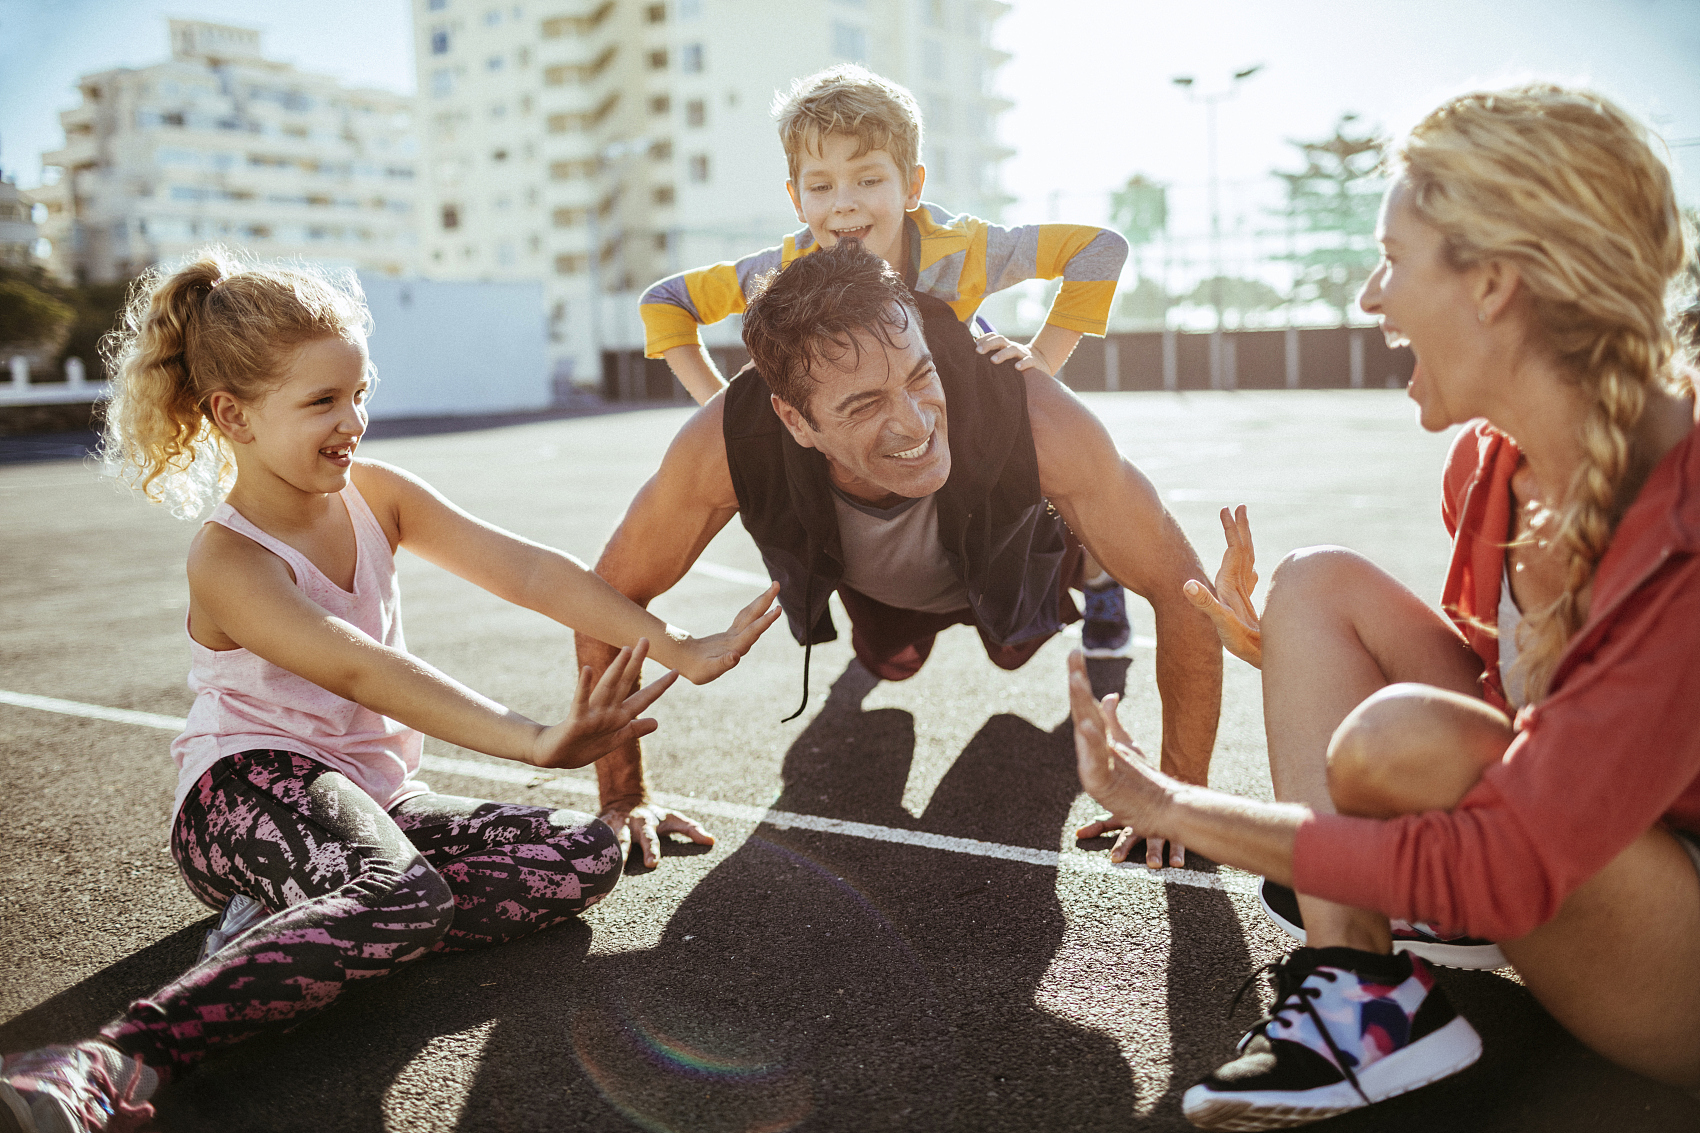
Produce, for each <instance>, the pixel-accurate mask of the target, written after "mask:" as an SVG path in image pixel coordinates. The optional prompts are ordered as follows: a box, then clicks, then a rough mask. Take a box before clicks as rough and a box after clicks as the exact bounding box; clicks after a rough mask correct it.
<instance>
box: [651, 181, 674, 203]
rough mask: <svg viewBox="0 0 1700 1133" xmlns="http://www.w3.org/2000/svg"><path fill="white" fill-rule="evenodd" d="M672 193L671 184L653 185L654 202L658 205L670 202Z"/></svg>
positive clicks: (671, 201) (672, 196)
mask: <svg viewBox="0 0 1700 1133" xmlns="http://www.w3.org/2000/svg"><path fill="white" fill-rule="evenodd" d="M674 195H675V194H674V192H673V186H671V185H657V186H656V187H655V193H654V198H655V203H656V204H658V205H670V204H672V203H673V198H674Z"/></svg>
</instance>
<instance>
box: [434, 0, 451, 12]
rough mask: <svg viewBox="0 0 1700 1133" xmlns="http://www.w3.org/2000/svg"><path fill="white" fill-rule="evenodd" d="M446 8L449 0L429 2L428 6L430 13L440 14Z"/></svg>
mask: <svg viewBox="0 0 1700 1133" xmlns="http://www.w3.org/2000/svg"><path fill="white" fill-rule="evenodd" d="M448 6H449V0H431V4H430V8H431V11H433V12H441V11H442V10H443V9H444V8H447V7H448Z"/></svg>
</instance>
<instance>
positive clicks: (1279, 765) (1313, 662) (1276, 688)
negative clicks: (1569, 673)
mask: <svg viewBox="0 0 1700 1133" xmlns="http://www.w3.org/2000/svg"><path fill="white" fill-rule="evenodd" d="M1262 628H1263V719H1264V726H1265V729H1266V731H1267V734H1268V737H1269V771H1270V776H1271V778H1272V779H1273V780H1274V784H1275V797H1276V798H1277V799H1279V800H1281V801H1282V802H1296V803H1303V804H1304V805H1306V806H1309V807H1310V808H1311V809H1313V810H1316V811H1318V812H1331V811H1333V810H1334V809H1335V808H1334V803H1333V800H1332V797H1331V796H1330V794H1329V786H1328V745H1329V741H1330V740H1331V739H1332V738H1333V735H1334V731H1335V729H1336V728H1338V727H1339V726H1340V723H1341V721H1343V720H1344V719H1345V718H1346V716H1347V714H1348V713H1350V712H1351V711H1352V710H1353V709H1354V708H1356V707H1357V706H1358V705H1359V704H1361V703H1362V702H1363V701H1364V700H1365V699H1366V698H1368V697H1369V696H1370V695H1371V694H1372V693H1374V692H1376V691H1377V690H1379V689H1382V688H1385V687H1386V686H1387V685H1389V684H1392V683H1394V682H1399V681H1417V682H1421V683H1423V684H1427V685H1434V686H1437V687H1439V688H1443V689H1449V690H1452V691H1454V692H1458V693H1461V694H1464V695H1472V694H1474V693H1475V691H1476V689H1477V687H1478V684H1477V681H1478V678H1479V677H1480V675H1481V662H1480V661H1479V660H1478V659H1477V657H1476V655H1475V654H1474V653H1473V652H1472V651H1471V650H1470V649H1469V647H1468V646H1467V645H1466V644H1465V643H1464V640H1463V638H1462V637H1461V636H1460V635H1459V634H1458V631H1457V630H1456V629H1455V628H1454V627H1453V625H1452V624H1451V622H1449V621H1447V620H1446V619H1445V618H1444V617H1443V616H1441V615H1440V614H1439V613H1437V612H1436V611H1435V610H1433V609H1431V608H1430V607H1429V606H1428V605H1427V604H1426V603H1424V602H1423V600H1422V599H1421V598H1418V597H1417V595H1416V594H1414V593H1412V592H1411V590H1409V589H1408V588H1407V587H1405V586H1404V585H1403V584H1402V583H1400V582H1399V581H1398V580H1397V579H1395V578H1394V577H1393V576H1392V575H1390V574H1388V573H1387V572H1386V571H1384V570H1382V569H1381V568H1379V567H1377V566H1376V565H1375V564H1374V563H1372V562H1370V561H1369V560H1368V559H1366V558H1364V557H1363V556H1362V555H1359V554H1357V553H1355V552H1353V551H1348V550H1346V549H1345V548H1343V547H1313V548H1308V549H1306V550H1302V551H1295V552H1293V553H1292V554H1291V555H1288V556H1287V558H1286V559H1284V560H1283V561H1282V562H1281V565H1280V566H1279V567H1277V568H1276V570H1275V575H1274V577H1273V578H1272V579H1271V580H1270V585H1269V599H1268V602H1267V603H1266V604H1265V608H1264V613H1263V626H1262ZM1299 908H1300V911H1301V912H1302V913H1303V915H1304V922H1305V935H1306V937H1307V939H1308V940H1309V942H1310V944H1311V945H1313V946H1315V947H1327V946H1330V945H1346V946H1348V947H1352V948H1361V949H1364V950H1366V951H1372V952H1386V951H1388V949H1389V948H1390V947H1391V946H1392V945H1391V938H1390V937H1389V935H1388V927H1387V918H1385V917H1383V916H1381V915H1380V914H1377V913H1373V912H1370V911H1367V910H1364V909H1353V908H1350V907H1348V906H1345V905H1336V904H1333V903H1332V902H1329V901H1322V900H1319V899H1317V898H1314V897H1307V896H1302V895H1301V896H1300V897H1299Z"/></svg>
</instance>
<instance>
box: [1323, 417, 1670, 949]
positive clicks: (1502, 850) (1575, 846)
mask: <svg viewBox="0 0 1700 1133" xmlns="http://www.w3.org/2000/svg"><path fill="white" fill-rule="evenodd" d="M1517 461H1518V453H1517V448H1516V445H1515V444H1514V443H1513V442H1512V441H1511V439H1510V438H1509V437H1507V436H1505V435H1504V434H1503V433H1500V432H1498V431H1497V430H1495V429H1493V428H1491V427H1489V426H1488V424H1487V423H1486V422H1485V421H1476V422H1472V423H1471V424H1470V425H1469V426H1466V427H1465V429H1464V430H1463V431H1462V432H1461V433H1460V434H1459V436H1458V438H1457V440H1456V441H1454V442H1453V445H1452V451H1451V453H1450V455H1449V456H1448V458H1447V468H1446V478H1445V502H1444V514H1445V518H1446V522H1447V527H1448V529H1449V530H1451V531H1452V533H1453V539H1454V541H1453V547H1452V566H1451V569H1450V571H1449V572H1448V574H1447V580H1446V590H1445V595H1444V598H1443V603H1444V605H1445V606H1446V608H1447V612H1448V613H1450V614H1451V615H1452V616H1453V618H1454V619H1455V620H1456V621H1457V622H1458V625H1459V628H1460V629H1461V630H1462V631H1463V633H1464V635H1465V637H1466V638H1467V639H1468V640H1469V642H1470V644H1471V646H1472V647H1473V648H1474V649H1475V650H1476V652H1477V653H1478V654H1480V655H1481V657H1482V660H1483V662H1484V663H1485V664H1486V669H1487V671H1486V673H1485V674H1484V679H1483V695H1484V696H1485V698H1486V699H1487V700H1488V701H1489V702H1490V703H1492V704H1495V705H1497V706H1498V707H1501V708H1504V707H1505V706H1506V704H1505V695H1504V691H1503V689H1502V688H1501V687H1500V683H1499V671H1498V660H1499V643H1498V641H1497V640H1495V638H1494V637H1493V635H1492V633H1491V632H1490V631H1489V630H1487V629H1486V628H1484V626H1486V627H1491V626H1493V625H1494V624H1495V622H1496V619H1497V611H1498V608H1499V593H1500V585H1501V578H1502V572H1503V570H1504V555H1505V550H1504V544H1505V541H1506V539H1507V537H1508V532H1509V529H1510V485H1511V474H1512V473H1513V472H1514V471H1515V470H1516V468H1517ZM1550 690H1551V691H1550V692H1549V693H1548V695H1547V696H1546V698H1545V699H1544V700H1542V701H1540V702H1539V703H1537V704H1535V705H1532V706H1530V707H1529V708H1528V709H1526V710H1525V711H1524V712H1523V713H1522V715H1521V716H1520V718H1519V721H1518V724H1519V731H1518V734H1517V738H1516V739H1515V740H1513V741H1512V744H1511V747H1510V748H1509V749H1507V751H1506V753H1505V758H1504V759H1503V760H1502V761H1501V762H1500V763H1498V764H1495V765H1494V766H1493V767H1490V768H1489V769H1488V770H1487V772H1486V773H1485V774H1483V776H1482V778H1481V780H1480V781H1479V782H1478V783H1477V784H1476V785H1475V787H1474V788H1472V789H1471V791H1470V792H1469V794H1467V795H1465V796H1464V798H1463V799H1462V800H1460V801H1459V803H1458V805H1457V807H1455V808H1454V809H1452V810H1450V811H1430V812H1428V813H1426V814H1413V815H1405V816H1403V817H1400V818H1395V819H1390V820H1385V821H1384V820H1380V819H1367V818H1349V817H1345V816H1342V815H1320V814H1319V815H1315V816H1313V817H1312V818H1309V819H1307V820H1306V821H1305V822H1304V823H1303V824H1302V825H1301V826H1300V827H1299V831H1298V838H1297V841H1296V843H1295V845H1294V849H1293V875H1294V884H1295V887H1296V888H1297V889H1298V890H1299V891H1300V892H1303V893H1310V894H1314V895H1315V896H1318V897H1322V898H1325V899H1327V900H1330V901H1337V902H1339V903H1341V904H1346V905H1353V906H1357V907H1360V908H1370V909H1377V910H1379V911H1381V912H1383V913H1386V914H1387V915H1388V916H1390V917H1400V918H1404V919H1406V920H1413V921H1418V920H1420V921H1427V922H1429V923H1431V924H1434V925H1437V926H1442V927H1444V928H1445V929H1446V930H1448V931H1462V932H1467V933H1469V934H1470V935H1472V936H1479V937H1484V938H1486V939H1489V940H1514V939H1516V938H1517V937H1520V936H1523V935H1525V934H1526V933H1528V932H1530V931H1532V930H1533V929H1535V928H1537V927H1539V926H1540V925H1542V924H1544V923H1545V922H1546V921H1548V920H1549V919H1551V918H1552V916H1553V915H1554V914H1555V913H1557V911H1558V908H1559V906H1560V905H1561V904H1562V903H1563V901H1564V899H1565V898H1566V897H1568V896H1569V895H1570V894H1571V893H1572V892H1574V891H1575V890H1576V889H1577V887H1578V886H1580V885H1581V884H1582V883H1583V882H1585V881H1587V880H1588V878H1590V877H1592V876H1593V875H1594V874H1595V873H1597V872H1598V871H1599V870H1600V869H1602V868H1603V867H1604V866H1605V865H1606V864H1607V863H1608V862H1610V861H1611V860H1612V859H1613V858H1615V857H1616V856H1617V855H1618V854H1619V853H1621V852H1622V851H1623V850H1624V849H1625V848H1626V847H1628V846H1629V844H1630V843H1631V842H1633V841H1634V840H1635V839H1636V838H1638V837H1640V836H1641V834H1642V833H1644V832H1645V831H1646V830H1648V829H1649V828H1651V827H1652V826H1653V825H1654V824H1655V823H1658V822H1660V821H1663V822H1665V823H1668V824H1669V825H1671V826H1674V827H1677V828H1680V829H1683V830H1687V831H1693V832H1700V428H1696V429H1694V430H1691V431H1690V432H1689V434H1688V436H1687V437H1686V438H1685V439H1684V440H1683V441H1682V443H1680V444H1679V445H1677V446H1676V448H1674V449H1672V450H1671V451H1670V452H1669V453H1667V454H1666V455H1665V457H1664V459H1663V460H1662V461H1660V462H1659V464H1658V466H1657V467H1655V468H1654V469H1653V472H1652V474H1651V476H1649V477H1648V479H1647V483H1646V484H1645V485H1644V486H1643V487H1642V489H1641V492H1640V494H1639V495H1637V496H1636V498H1635V502H1634V503H1633V504H1631V505H1630V507H1629V510H1628V511H1627V512H1626V513H1625V515H1624V517H1623V519H1622V521H1621V522H1620V523H1619V524H1618V526H1617V531H1616V532H1615V534H1614V535H1613V536H1612V542H1611V546H1610V547H1609V548H1608V549H1607V551H1606V554H1605V556H1604V557H1603V558H1602V559H1601V560H1600V563H1599V566H1598V568H1597V569H1596V571H1595V574H1594V589H1593V596H1592V599H1591V602H1590V605H1589V609H1588V619H1587V622H1586V623H1585V624H1584V625H1583V626H1582V628H1581V629H1580V630H1579V631H1578V632H1577V634H1576V636H1575V637H1574V638H1572V639H1571V641H1570V644H1569V645H1568V646H1567V647H1566V648H1565V651H1564V654H1563V655H1562V656H1561V657H1560V658H1559V663H1558V668H1557V669H1556V670H1555V671H1554V673H1553V678H1552V682H1551V685H1550Z"/></svg>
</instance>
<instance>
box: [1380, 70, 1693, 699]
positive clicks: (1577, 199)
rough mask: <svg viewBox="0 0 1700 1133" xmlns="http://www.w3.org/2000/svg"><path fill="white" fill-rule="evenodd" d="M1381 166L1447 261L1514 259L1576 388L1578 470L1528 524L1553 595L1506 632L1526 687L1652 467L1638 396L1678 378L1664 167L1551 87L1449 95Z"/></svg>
mask: <svg viewBox="0 0 1700 1133" xmlns="http://www.w3.org/2000/svg"><path fill="white" fill-rule="evenodd" d="M1393 165H1394V168H1395V170H1396V171H1397V172H1398V173H1399V174H1401V175H1402V176H1403V177H1404V178H1405V180H1406V182H1407V183H1408V185H1409V186H1410V190H1411V203H1412V205H1413V207H1414V209H1415V211H1416V214H1417V215H1418V216H1419V217H1421V218H1422V219H1423V221H1425V222H1426V223H1428V224H1429V225H1431V226H1433V227H1434V228H1436V229H1438V230H1439V232H1440V233H1441V235H1442V236H1443V237H1445V240H1446V245H1445V249H1446V256H1447V259H1448V260H1449V261H1450V263H1451V265H1452V266H1453V267H1454V268H1457V269H1460V270H1461V269H1465V268H1468V267H1470V266H1472V265H1475V264H1479V263H1483V262H1486V261H1488V260H1492V259H1503V260H1506V261H1508V262H1510V263H1512V264H1515V265H1516V267H1517V269H1518V272H1519V275H1520V277H1521V279H1522V283H1523V286H1525V287H1526V288H1527V289H1528V292H1529V294H1530V296H1531V298H1532V300H1533V304H1532V308H1533V315H1534V323H1535V326H1534V331H1535V335H1536V347H1537V349H1540V350H1543V351H1545V352H1547V353H1548V354H1549V355H1550V356H1551V357H1553V358H1554V359H1556V360H1557V361H1558V363H1559V364H1560V365H1561V366H1562V367H1563V368H1564V371H1565V374H1566V376H1567V377H1568V378H1569V379H1570V380H1571V381H1572V382H1573V383H1574V384H1575V386H1576V388H1577V389H1579V390H1580V391H1581V392H1582V393H1583V394H1584V395H1585V396H1586V398H1587V401H1588V406H1589V409H1588V415H1587V417H1586V419H1585V420H1584V421H1583V422H1582V425H1581V429H1580V438H1579V439H1580V440H1581V442H1582V457H1583V459H1582V462H1581V465H1580V466H1579V467H1578V469H1577V471H1576V477H1575V479H1574V480H1572V481H1571V483H1570V484H1569V486H1568V488H1567V490H1566V492H1565V494H1564V497H1563V498H1562V499H1560V500H1554V501H1549V502H1548V509H1547V512H1546V514H1545V515H1544V516H1542V517H1541V518H1540V519H1539V520H1538V521H1537V522H1539V523H1541V525H1542V528H1543V530H1542V532H1541V538H1542V539H1543V541H1545V540H1550V541H1551V542H1552V543H1553V545H1554V546H1555V548H1556V549H1558V550H1559V552H1560V554H1562V555H1563V556H1564V558H1565V560H1566V578H1565V585H1564V590H1563V592H1562V593H1561V594H1560V595H1559V596H1558V598H1557V599H1556V600H1555V601H1554V602H1553V603H1552V604H1551V605H1549V606H1547V607H1545V608H1543V609H1539V610H1531V611H1529V614H1528V617H1527V618H1526V619H1525V622H1524V627H1525V628H1524V630H1523V632H1522V633H1520V634H1519V637H1520V638H1525V639H1526V640H1520V641H1519V650H1518V657H1517V664H1518V667H1519V668H1521V669H1522V670H1523V671H1524V673H1525V675H1526V678H1527V688H1528V690H1529V695H1530V699H1531V700H1538V699H1540V698H1541V697H1543V696H1544V695H1545V693H1546V691H1547V686H1548V684H1549V683H1550V681H1551V679H1552V676H1553V671H1554V669H1555V668H1556V667H1557V665H1558V660H1559V656H1560V654H1562V653H1563V652H1564V647H1565V644H1566V642H1568V641H1569V640H1570V637H1571V635H1573V634H1574V633H1575V632H1576V631H1577V630H1578V629H1579V628H1580V627H1581V625H1582V621H1583V618H1584V616H1585V615H1586V613H1587V600H1588V599H1587V594H1588V588H1589V585H1590V583H1591V582H1592V581H1593V577H1594V568H1595V566H1596V565H1597V564H1598V563H1599V561H1600V558H1601V556H1603V555H1604V554H1605V551H1606V547H1607V546H1608V545H1609V544H1610V542H1611V538H1612V533H1613V531H1614V530H1615V528H1616V527H1617V521H1618V520H1619V519H1620V518H1621V517H1622V515H1623V512H1624V510H1625V509H1626V508H1627V507H1628V506H1629V503H1630V502H1631V501H1632V500H1633V499H1634V497H1635V493H1636V492H1638V491H1639V490H1640V488H1641V485H1642V483H1644V482H1645V480H1646V477H1647V475H1648V473H1649V472H1650V471H1651V463H1650V461H1649V460H1648V458H1647V455H1646V454H1644V453H1642V452H1640V451H1638V449H1637V446H1636V444H1635V439H1634V438H1635V433H1634V430H1635V424H1636V422H1637V421H1638V420H1639V419H1640V417H1641V410H1642V407H1643V406H1644V405H1645V403H1646V398H1647V394H1648V392H1649V391H1650V390H1653V389H1655V388H1664V389H1667V390H1671V391H1673V392H1677V391H1685V389H1686V382H1685V381H1684V379H1683V378H1681V377H1680V376H1679V375H1678V374H1677V373H1675V372H1674V370H1673V368H1672V365H1671V360H1672V354H1673V350H1674V347H1675V345H1676V344H1675V342H1674V341H1673V337H1672V334H1671V328H1670V326H1669V324H1668V323H1667V322H1666V319H1665V292H1666V287H1667V285H1668V284H1669V283H1670V281H1671V278H1672V277H1673V276H1675V275H1676V274H1677V272H1678V271H1679V270H1680V269H1681V268H1682V266H1683V264H1684V262H1685V261H1686V259H1687V256H1688V249H1687V248H1686V246H1685V240H1684V236H1683V231H1682V225H1681V223H1680V219H1679V216H1678V213H1677V205H1676V196H1675V194H1674V193H1673V191H1672V188H1671V176H1670V170H1669V169H1668V168H1667V167H1666V166H1665V163H1664V161H1662V160H1661V159H1660V157H1659V155H1658V154H1657V153H1655V152H1654V149H1653V146H1652V144H1651V139H1650V138H1649V137H1648V133H1647V130H1646V128H1645V127H1644V126H1642V125H1641V124H1640V123H1639V122H1637V121H1636V120H1635V119H1634V118H1632V117H1631V116H1630V115H1628V114H1626V113H1625V112H1624V111H1623V110H1622V109H1620V108H1619V107H1618V106H1616V105H1615V104H1613V103H1612V102H1611V101H1610V100H1608V99H1606V98H1604V97H1602V96H1601V95H1598V94H1596V93H1594V92H1592V91H1587V90H1575V89H1567V88H1564V87H1559V86H1552V85H1548V84H1532V85H1529V86H1523V87H1517V88H1514V89H1511V90H1500V91H1482V92H1478V93H1475V94H1468V95H1464V96H1462V97H1460V98H1455V99H1452V100H1451V101H1449V102H1447V103H1446V104H1444V105H1443V106H1441V107H1440V108H1438V109H1437V110H1435V111H1434V112H1433V113H1431V114H1430V115H1429V116H1428V117H1427V118H1425V119H1423V121H1422V122H1421V123H1420V124H1418V126H1417V127H1416V129H1414V130H1412V131H1411V134H1410V136H1409V137H1408V138H1406V139H1405V140H1404V141H1403V142H1402V143H1401V144H1400V145H1399V146H1398V147H1397V149H1396V150H1395V151H1394V155H1393Z"/></svg>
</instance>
